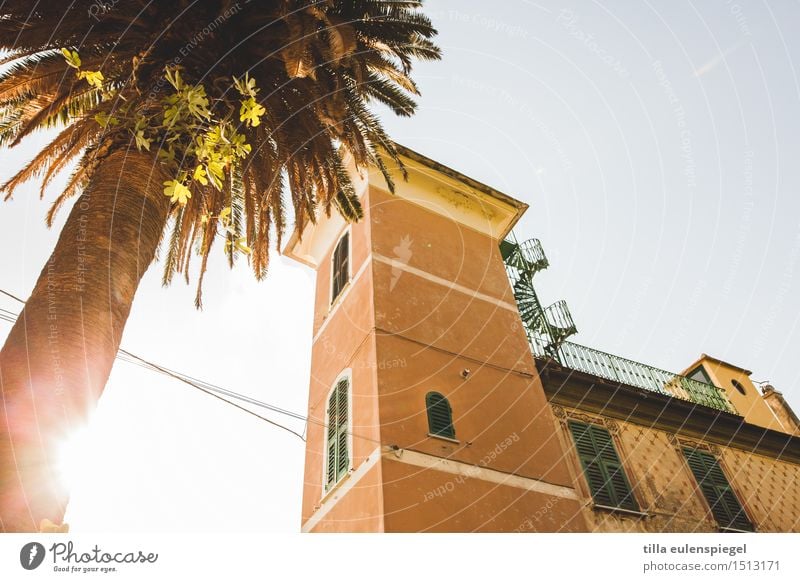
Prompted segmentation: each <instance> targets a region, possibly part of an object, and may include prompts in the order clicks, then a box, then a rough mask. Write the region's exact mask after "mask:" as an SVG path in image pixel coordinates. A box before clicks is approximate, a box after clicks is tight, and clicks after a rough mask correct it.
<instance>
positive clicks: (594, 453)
mask: <svg viewBox="0 0 800 582" xmlns="http://www.w3.org/2000/svg"><path fill="white" fill-rule="evenodd" d="M569 429H570V432H571V433H572V438H573V439H575V448H576V449H577V450H578V458H579V459H580V461H581V467H582V468H583V474H584V475H585V476H586V481H587V482H588V483H589V489H590V490H591V492H592V499H594V502H595V504H597V505H601V506H603V507H614V508H620V509H630V510H632V511H638V510H639V505H638V504H637V503H636V499H635V498H634V496H633V491H632V490H631V485H630V482H629V481H628V477H627V476H626V475H625V471H624V470H623V468H622V463H621V462H620V460H619V456H617V451H616V449H614V442H613V440H612V438H611V434H610V433H609V432H608V431H607V430H606V429H605V428H603V427H600V426H597V425H594V424H584V423H582V422H576V421H572V420H571V421H570V422H569Z"/></svg>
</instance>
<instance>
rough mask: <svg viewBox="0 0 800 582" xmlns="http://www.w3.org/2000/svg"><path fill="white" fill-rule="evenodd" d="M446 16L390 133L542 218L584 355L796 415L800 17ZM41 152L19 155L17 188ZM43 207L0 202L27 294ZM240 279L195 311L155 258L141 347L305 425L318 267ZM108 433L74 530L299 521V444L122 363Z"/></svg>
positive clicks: (677, 10) (794, 6) (544, 278)
mask: <svg viewBox="0 0 800 582" xmlns="http://www.w3.org/2000/svg"><path fill="white" fill-rule="evenodd" d="M428 12H429V13H430V14H431V16H432V17H433V18H434V23H435V24H436V26H437V27H438V28H439V31H440V37H439V43H440V44H441V46H442V48H443V50H444V55H445V56H444V59H443V60H442V61H441V62H438V63H430V64H424V65H422V66H420V67H418V69H417V74H416V78H417V80H418V81H419V84H420V85H421V88H422V90H423V92H424V96H423V98H422V99H421V102H420V110H419V113H418V114H417V116H415V117H414V118H412V119H410V120H409V119H392V118H391V117H389V116H388V115H384V119H385V123H386V126H387V128H388V129H389V131H390V134H391V135H393V136H394V137H395V138H396V139H397V140H398V141H400V142H401V143H403V144H405V145H408V146H409V147H412V148H413V149H416V150H418V151H420V152H421V153H424V154H426V155H428V156H430V157H433V158H434V159H437V160H438V161H441V162H442V163H445V164H447V165H449V166H451V167H453V168H456V169H458V170H460V171H462V172H464V173H466V174H468V175H470V176H473V177H474V178H476V179H479V180H482V181H484V182H486V183H487V184H490V185H492V186H495V187H497V188H498V189H500V190H503V191H505V192H506V193H508V194H510V195H512V196H514V197H516V198H519V199H520V200H523V201H525V202H527V203H528V204H530V206H531V208H530V210H529V211H528V213H527V215H526V216H525V217H524V218H523V220H522V221H521V223H520V225H519V226H518V227H517V229H516V232H517V235H518V236H519V237H520V238H528V237H532V236H536V237H538V238H540V239H541V240H542V243H543V244H544V247H545V250H546V252H547V253H548V255H549V257H550V262H551V267H550V269H549V270H548V271H546V272H545V273H543V274H542V275H541V276H540V277H539V278H538V281H539V284H538V288H539V290H540V293H541V295H542V296H543V299H544V300H545V301H554V300H556V299H561V298H564V299H566V300H567V301H568V303H569V305H570V308H571V310H572V313H573V316H574V318H575V321H576V323H577V325H578V328H579V330H580V334H579V335H578V336H577V338H576V341H578V342H580V343H585V344H587V345H591V346H593V347H597V348H599V349H603V350H606V351H611V352H614V353H617V354H619V355H623V356H626V357H630V358H633V359H636V360H640V361H643V362H647V363H650V364H653V365H656V366H659V367H663V368H666V369H668V370H676V371H677V370H680V369H682V368H683V367H684V366H686V365H688V364H689V363H691V362H692V361H693V360H694V359H695V358H696V357H697V356H698V355H699V354H700V353H701V352H706V353H709V354H712V355H714V356H716V357H719V358H722V359H725V360H728V361H731V362H733V363H736V364H739V365H742V366H744V367H747V368H749V369H751V370H753V372H754V374H753V377H754V378H755V379H757V380H770V381H771V382H772V383H773V384H774V385H775V386H776V388H777V389H779V390H781V391H783V392H784V394H785V395H786V396H787V397H788V399H789V401H790V403H792V404H794V405H795V408H796V409H800V386H799V384H800V383H799V382H798V379H800V373H799V372H798V369H797V368H796V367H795V366H796V364H795V362H794V358H796V357H797V356H798V354H800V330H799V329H798V314H799V313H800V293H798V282H797V278H798V275H799V274H800V273H798V271H799V270H800V265H798V261H799V260H800V212H798V210H800V202H799V201H798V200H799V199H798V196H797V192H798V190H799V189H800V164H799V163H798V154H800V87H799V83H798V78H797V75H796V71H795V66H796V63H799V62H800V59H799V57H800V38H798V35H797V24H796V23H797V22H800V14H799V13H800V4H798V3H794V2H793V3H790V2H777V3H771V4H769V5H768V4H767V3H766V2H755V1H752V2H751V1H726V0H716V1H706V2H697V3H691V2H679V1H678V2H660V3H654V2H621V1H618V2H603V3H600V2H571V3H556V2H540V3H532V2H525V1H519V0H514V1H508V2H503V3H492V4H491V5H490V4H489V3H486V2H477V1H463V0H462V1H455V0H446V1H445V0H437V1H436V2H429V8H428ZM792 23H794V24H792ZM30 151H31V148H30V147H28V148H27V149H26V148H25V146H23V149H21V150H20V151H18V152H11V153H8V152H2V153H0V164H2V165H1V166H0V167H2V174H3V176H7V175H8V174H9V173H10V172H11V171H12V168H13V167H15V166H17V165H18V164H19V160H20V159H22V158H25V157H27V156H28V155H30ZM55 190H57V186H56V187H55V188H54V189H53V191H51V192H50V196H49V199H52V194H53V193H54V191H55ZM46 208H47V200H46V201H39V200H38V198H37V196H36V190H35V189H34V188H29V189H28V190H25V191H20V192H18V194H17V195H16V196H15V200H14V201H12V202H10V203H6V204H5V205H4V206H3V207H2V212H0V229H2V233H3V234H2V236H3V239H2V240H3V245H2V251H0V252H2V257H3V258H2V260H3V277H2V282H1V283H2V285H0V286H1V287H2V288H4V289H7V290H10V291H12V292H15V293H18V294H19V295H22V296H26V295H27V294H28V293H29V292H30V289H31V288H32V286H33V283H34V281H35V279H36V277H37V276H38V274H39V271H40V269H41V267H42V265H43V264H44V262H45V260H46V258H47V256H48V254H49V251H50V249H51V248H52V245H53V242H54V240H55V236H56V234H57V231H55V230H54V231H48V230H47V229H46V228H45V227H44V224H43V216H44V213H45V210H46ZM65 216H66V212H63V213H62V214H61V219H62V220H63V218H64V217H65ZM241 267H242V268H237V269H236V270H235V271H234V272H233V273H230V272H228V271H227V269H226V268H225V266H224V264H223V261H222V260H221V257H217V260H216V261H214V263H213V265H212V268H211V272H210V273H209V276H208V277H207V281H208V283H207V285H206V293H205V299H204V302H205V306H206V307H205V310H204V311H203V312H200V313H198V312H196V311H195V309H194V307H193V305H192V297H193V287H189V288H187V287H185V286H184V285H183V284H182V283H176V284H174V285H173V287H172V288H170V289H167V290H164V289H162V288H161V286H160V265H157V266H155V267H154V268H153V269H151V271H150V272H148V273H147V275H146V277H145V280H144V282H143V284H142V286H141V288H140V292H139V294H138V295H137V299H136V302H135V304H134V308H133V311H132V314H131V318H130V320H129V324H128V327H127V329H126V331H125V336H124V340H123V345H124V346H125V347H126V348H127V349H129V350H131V351H133V352H136V353H138V354H140V355H142V356H145V357H147V358H149V359H152V360H154V361H157V362H159V363H162V364H164V365H167V366H170V367H172V368H176V369H178V370H182V371H186V372H189V373H191V374H193V375H195V376H198V377H200V378H203V379H206V380H210V381H213V382H216V383H218V384H220V385H222V386H225V387H227V388H230V389H233V390H237V391H240V392H244V393H247V394H250V395H253V396H254V397H256V398H259V399H261V400H266V401H269V402H271V403H274V404H277V405H279V406H282V407H284V408H288V409H291V410H295V411H298V412H301V413H305V410H306V394H307V386H308V374H309V361H308V355H309V347H310V335H311V300H312V290H313V274H312V273H311V272H310V271H309V270H308V269H306V268H305V267H300V266H298V265H295V264H292V263H290V262H288V261H286V260H285V259H282V258H281V259H279V258H278V257H275V262H274V264H273V266H272V267H271V273H270V275H269V276H268V277H267V280H266V281H265V282H263V283H261V284H258V283H256V282H255V281H254V280H253V279H252V277H251V276H250V275H249V272H248V271H247V269H246V268H244V265H241ZM0 307H4V308H9V309H14V310H18V306H17V305H14V304H13V303H12V302H10V301H6V300H5V299H2V300H0ZM8 327H9V326H8V325H7V324H3V326H2V327H0V330H2V334H5V333H7V330H8ZM271 417H272V418H275V419H276V420H280V421H282V422H286V423H287V424H289V425H290V426H292V427H294V428H298V429H299V430H302V424H301V423H298V422H297V421H291V420H289V419H285V418H281V417H279V416H275V415H272V416H271ZM90 431H91V432H90V436H91V437H94V438H93V439H91V442H92V443H93V444H92V446H93V447H97V451H96V453H95V455H96V456H95V457H94V458H90V459H89V460H85V461H84V465H83V470H82V471H79V472H78V473H79V478H78V479H77V481H76V483H75V488H74V492H73V503H72V505H71V507H70V510H69V514H68V520H69V521H70V522H71V523H72V526H73V529H75V530H76V531H80V530H93V529H94V530H111V531H132V530H149V529H153V530H166V531H174V530H187V531H188V530H192V531H226V530H228V531H234V530H246V529H247V530H262V531H263V530H267V531H296V530H297V529H298V527H299V515H300V492H301V488H302V463H303V443H301V442H300V441H299V440H298V439H296V438H295V437H293V436H291V435H289V434H287V433H284V432H282V431H279V430H277V429H274V428H272V427H270V426H268V425H266V424H265V423H263V422H260V421H258V420H255V419H252V418H251V417H249V416H247V415H244V414H243V413H241V412H239V411H236V410H234V409H230V410H229V409H227V408H226V407H225V406H224V405H222V404H220V403H219V402H218V401H216V400H214V399H211V398H209V397H208V396H206V395H203V394H199V393H197V392H196V391H194V390H193V389H191V388H189V387H187V386H185V385H182V384H180V383H177V382H175V381H173V380H169V379H166V378H162V377H160V376H157V375H154V374H152V373H151V372H147V371H144V370H142V369H140V368H136V367H133V366H131V365H130V364H126V363H118V364H117V365H116V366H115V368H114V372H113V373H112V378H111V381H110V383H109V386H108V388H107V390H106V393H105V395H104V396H103V399H102V401H101V404H100V407H99V410H98V413H97V414H96V416H95V423H94V425H93V427H92V428H91V429H90ZM103 455H105V457H104V456H103Z"/></svg>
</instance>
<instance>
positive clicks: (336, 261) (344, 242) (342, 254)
mask: <svg viewBox="0 0 800 582" xmlns="http://www.w3.org/2000/svg"><path fill="white" fill-rule="evenodd" d="M349 241H350V233H345V234H344V236H342V238H341V239H339V242H338V243H337V245H336V248H335V249H333V265H332V269H331V277H332V278H333V284H332V286H331V303H333V302H334V301H335V300H336V298H337V297H338V296H339V294H340V293H341V292H342V289H344V286H345V285H346V284H347V279H348V275H349V271H350V256H349V255H350V242H349Z"/></svg>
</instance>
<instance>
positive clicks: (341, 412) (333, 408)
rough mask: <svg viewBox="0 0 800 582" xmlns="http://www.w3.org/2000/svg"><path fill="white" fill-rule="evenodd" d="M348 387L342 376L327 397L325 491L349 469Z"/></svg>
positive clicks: (346, 380) (348, 384)
mask: <svg viewBox="0 0 800 582" xmlns="http://www.w3.org/2000/svg"><path fill="white" fill-rule="evenodd" d="M349 389H350V381H349V380H348V379H347V378H342V379H341V380H339V381H338V382H336V386H335V387H334V388H333V390H331V395H330V396H329V397H328V414H327V423H326V431H327V438H326V445H325V453H326V464H325V491H328V490H329V489H331V488H332V487H333V486H334V485H336V484H337V483H338V482H339V481H340V480H341V479H342V477H344V476H345V475H346V474H347V471H348V470H349V469H350V455H349V453H348V450H347V436H348V435H347V433H348V427H349V420H348V392H349Z"/></svg>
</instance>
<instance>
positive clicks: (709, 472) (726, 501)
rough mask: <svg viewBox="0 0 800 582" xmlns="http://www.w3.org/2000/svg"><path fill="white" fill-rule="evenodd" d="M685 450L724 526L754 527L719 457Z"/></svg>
mask: <svg viewBox="0 0 800 582" xmlns="http://www.w3.org/2000/svg"><path fill="white" fill-rule="evenodd" d="M683 454H684V456H685V457H686V462H687V463H688V465H689V469H691V471H692V474H693V475H694V478H695V479H696V480H697V484H698V485H699V486H700V490H701V491H702V492H703V495H704V496H705V498H706V501H708V505H709V507H710V508H711V514H712V515H713V516H714V519H715V520H716V521H717V523H718V524H719V525H720V527H723V528H726V529H737V530H742V531H754V528H753V524H752V523H751V522H750V520H749V519H748V517H747V514H746V513H745V511H744V508H743V507H742V505H741V503H739V499H738V498H737V497H736V494H735V493H734V492H733V489H732V488H731V485H730V483H729V482H728V479H727V478H726V477H725V473H723V472H722V467H720V465H719V462H718V461H717V459H716V457H714V455H711V454H709V453H706V452H703V451H699V450H697V449H692V448H685V449H683Z"/></svg>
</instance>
